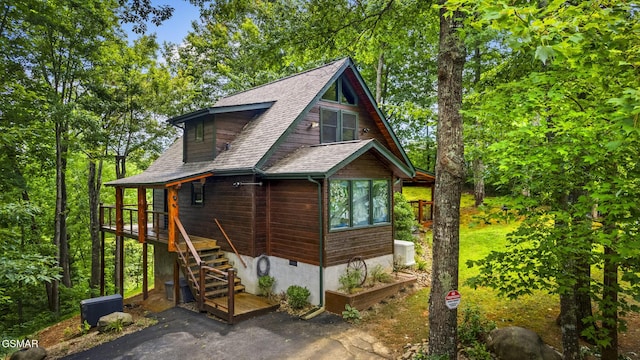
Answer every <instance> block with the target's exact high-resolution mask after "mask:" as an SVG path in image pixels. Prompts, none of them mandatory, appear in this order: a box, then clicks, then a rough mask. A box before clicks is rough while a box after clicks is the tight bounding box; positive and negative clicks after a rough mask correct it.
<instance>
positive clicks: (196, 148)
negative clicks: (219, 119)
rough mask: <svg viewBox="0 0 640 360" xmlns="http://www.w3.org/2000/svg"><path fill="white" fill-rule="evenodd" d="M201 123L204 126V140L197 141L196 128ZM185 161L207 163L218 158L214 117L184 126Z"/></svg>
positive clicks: (194, 121) (187, 123) (190, 122)
mask: <svg viewBox="0 0 640 360" xmlns="http://www.w3.org/2000/svg"><path fill="white" fill-rule="evenodd" d="M199 123H202V124H203V137H202V140H197V139H196V128H197V126H198V124H199ZM184 126H185V128H184V142H183V147H184V148H183V151H184V152H183V161H184V162H194V161H207V160H213V158H215V156H216V152H215V143H216V141H215V139H216V129H215V126H214V120H213V116H207V117H205V118H201V119H196V120H193V121H189V122H186V123H185V124H184Z"/></svg>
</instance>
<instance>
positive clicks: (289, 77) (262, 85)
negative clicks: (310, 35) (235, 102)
mask: <svg viewBox="0 0 640 360" xmlns="http://www.w3.org/2000/svg"><path fill="white" fill-rule="evenodd" d="M348 59H350V57H348V56H347V57H343V58H340V59H336V60H333V61H332V62H330V63H327V64H324V65H321V66H318V67H315V68H312V69H307V70H304V71H301V72H299V73H295V74H291V75H288V76H285V77H283V78H279V79H276V80H273V81H270V82H267V83H264V84H261V85H258V86H254V87H252V88H250V89H246V90H242V91H238V92H236V93H233V94H229V95H226V96H223V97H221V98H220V99H218V101H216V103H218V102H219V101H220V100H223V99H226V98H230V97H234V96H236V95H240V94H243V93H247V92H249V91H253V90H256V89H260V88H263V87H265V86H271V85H273V84H276V83H279V82H282V81H284V80H289V79H291V78H293V77H296V76H300V75H303V74H306V73H310V72H312V71H316V70H321V69H322V68H326V67H329V66H333V65H335V64H336V63H338V62H340V61H345V60H348ZM213 107H215V104H214V105H213Z"/></svg>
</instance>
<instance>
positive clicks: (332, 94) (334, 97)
mask: <svg viewBox="0 0 640 360" xmlns="http://www.w3.org/2000/svg"><path fill="white" fill-rule="evenodd" d="M322 99H324V100H331V101H338V82H337V81H336V82H334V83H333V84H331V86H330V87H329V88H328V89H327V91H326V92H325V93H324V95H322Z"/></svg>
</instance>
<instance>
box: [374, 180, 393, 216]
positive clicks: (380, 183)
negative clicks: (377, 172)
mask: <svg viewBox="0 0 640 360" xmlns="http://www.w3.org/2000/svg"><path fill="white" fill-rule="evenodd" d="M372 198H373V223H374V224H378V223H384V222H389V182H388V181H387V180H374V181H373V196H372Z"/></svg>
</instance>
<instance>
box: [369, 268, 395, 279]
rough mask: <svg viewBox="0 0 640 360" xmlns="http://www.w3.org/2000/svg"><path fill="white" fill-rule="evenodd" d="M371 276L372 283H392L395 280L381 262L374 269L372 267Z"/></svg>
mask: <svg viewBox="0 0 640 360" xmlns="http://www.w3.org/2000/svg"><path fill="white" fill-rule="evenodd" d="M369 278H370V279H371V283H372V284H374V283H376V282H381V283H390V282H392V281H393V278H392V277H391V274H389V273H388V272H386V271H385V270H384V268H383V267H382V265H380V264H378V265H376V266H374V267H373V269H371V271H370V272H369Z"/></svg>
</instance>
